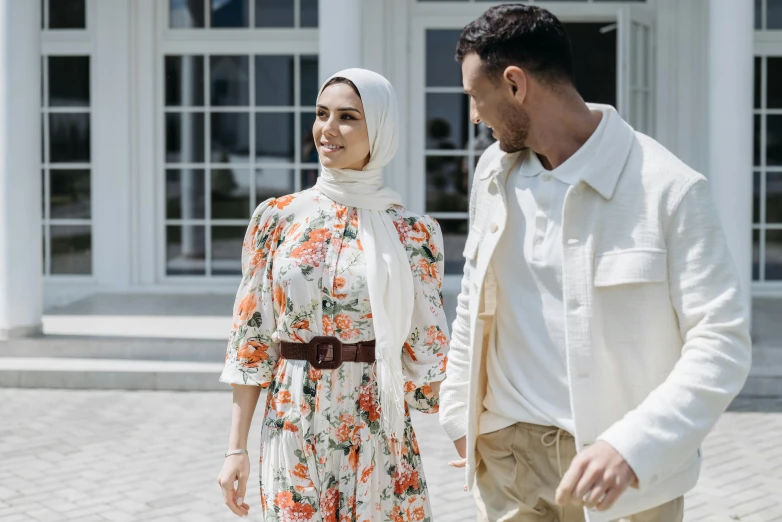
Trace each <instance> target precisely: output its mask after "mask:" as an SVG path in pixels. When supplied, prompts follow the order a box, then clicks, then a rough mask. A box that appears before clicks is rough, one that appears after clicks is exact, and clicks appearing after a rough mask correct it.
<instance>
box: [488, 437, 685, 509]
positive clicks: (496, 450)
mask: <svg viewBox="0 0 782 522" xmlns="http://www.w3.org/2000/svg"><path fill="white" fill-rule="evenodd" d="M557 436H559V443H558V444H557ZM477 449H478V453H479V454H480V456H481V463H480V464H479V466H478V470H477V478H476V485H477V487H476V488H474V489H475V497H476V502H477V504H478V513H479V514H478V520H479V521H482V522H584V511H583V509H582V508H579V507H576V506H566V507H564V508H562V507H559V506H557V504H556V502H554V492H555V491H556V489H557V486H558V485H559V481H560V477H561V474H562V473H564V472H565V471H567V469H568V467H569V466H570V462H571V461H572V460H573V459H574V458H575V456H576V443H575V440H574V439H573V436H572V435H570V434H569V433H566V432H564V431H563V432H560V434H559V435H557V429H556V428H551V427H546V426H537V425H534V424H526V423H518V424H514V425H513V426H509V427H507V428H505V429H502V430H499V431H495V432H492V433H487V434H485V435H481V436H479V437H478V447H477ZM558 456H559V459H558ZM560 467H561V470H560ZM683 518H684V499H683V498H681V497H680V498H678V499H676V500H674V501H672V502H669V503H668V504H665V505H663V506H660V507H657V508H655V509H651V510H649V511H644V512H643V513H639V514H637V515H633V516H631V517H629V518H622V519H620V520H619V521H618V522H681V521H682V519H683Z"/></svg>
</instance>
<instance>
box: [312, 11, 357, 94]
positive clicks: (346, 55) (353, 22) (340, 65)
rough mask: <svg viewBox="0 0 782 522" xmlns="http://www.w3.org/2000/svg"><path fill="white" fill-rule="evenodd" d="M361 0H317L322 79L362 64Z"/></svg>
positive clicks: (319, 72) (322, 80)
mask: <svg viewBox="0 0 782 522" xmlns="http://www.w3.org/2000/svg"><path fill="white" fill-rule="evenodd" d="M361 4H362V0H318V11H319V12H318V17H319V21H318V27H319V28H320V29H319V30H318V35H319V36H318V38H319V42H318V43H319V45H318V49H319V58H318V60H319V63H318V65H319V67H318V69H319V71H318V76H319V78H320V82H321V83H323V82H324V81H326V78H328V77H329V76H331V75H332V74H334V73H335V72H338V71H340V70H342V69H348V68H350V67H362V66H363V53H362V47H363V34H362V27H363V25H364V19H363V13H362V7H361Z"/></svg>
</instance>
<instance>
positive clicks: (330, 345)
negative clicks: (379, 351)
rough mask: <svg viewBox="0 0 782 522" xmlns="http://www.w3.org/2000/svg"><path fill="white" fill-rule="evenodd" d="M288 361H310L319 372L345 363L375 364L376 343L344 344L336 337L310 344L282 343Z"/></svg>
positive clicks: (318, 338) (316, 339) (319, 339)
mask: <svg viewBox="0 0 782 522" xmlns="http://www.w3.org/2000/svg"><path fill="white" fill-rule="evenodd" d="M280 350H281V355H282V356H283V357H284V358H286V359H293V360H298V361H309V363H310V364H311V365H312V366H313V367H315V368H317V369H318V370H336V369H337V368H339V367H340V366H341V365H342V363H343V362H361V363H373V362H375V341H366V342H363V343H357V344H342V342H341V341H340V340H339V339H338V338H336V337H327V336H319V337H313V338H312V340H311V341H310V342H308V343H291V342H287V341H282V342H281V343H280Z"/></svg>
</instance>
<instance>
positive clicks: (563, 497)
mask: <svg viewBox="0 0 782 522" xmlns="http://www.w3.org/2000/svg"><path fill="white" fill-rule="evenodd" d="M628 486H629V487H634V488H637V487H638V478H637V477H636V476H635V472H633V470H632V468H630V466H629V465H628V464H627V462H626V461H625V459H624V458H623V457H622V455H620V454H619V452H618V451H616V450H615V449H614V448H613V447H612V446H611V445H610V444H608V443H607V442H603V441H598V442H596V443H595V444H594V445H593V446H591V447H589V448H588V449H586V450H584V451H582V452H581V453H580V454H579V455H578V456H577V457H576V458H575V459H573V463H572V464H571V465H570V468H569V469H568V470H567V472H566V473H565V476H564V477H562V482H560V484H559V487H558V488H557V493H556V496H555V497H554V498H555V500H556V502H557V504H559V505H560V506H564V505H565V504H567V503H568V502H570V503H571V504H574V505H576V506H584V507H587V508H590V509H595V508H596V509H597V510H598V511H605V510H607V509H610V508H611V506H613V505H614V502H616V499H618V498H619V496H620V495H621V494H622V493H624V491H625V490H626V489H627V488H628Z"/></svg>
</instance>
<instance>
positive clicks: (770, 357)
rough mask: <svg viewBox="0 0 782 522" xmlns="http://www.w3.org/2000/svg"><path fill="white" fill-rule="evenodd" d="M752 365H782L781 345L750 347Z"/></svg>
mask: <svg viewBox="0 0 782 522" xmlns="http://www.w3.org/2000/svg"><path fill="white" fill-rule="evenodd" d="M752 365H753V366H782V347H777V346H758V345H755V346H753V347H752Z"/></svg>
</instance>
